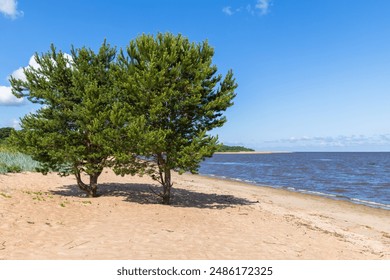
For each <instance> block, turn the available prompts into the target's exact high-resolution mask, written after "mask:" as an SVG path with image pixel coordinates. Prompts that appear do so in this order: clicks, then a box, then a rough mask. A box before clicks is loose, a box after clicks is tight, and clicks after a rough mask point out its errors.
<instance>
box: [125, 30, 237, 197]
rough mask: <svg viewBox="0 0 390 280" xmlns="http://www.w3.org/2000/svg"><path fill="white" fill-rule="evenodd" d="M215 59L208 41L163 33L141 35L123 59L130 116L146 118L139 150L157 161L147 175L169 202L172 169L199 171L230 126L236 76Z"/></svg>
mask: <svg viewBox="0 0 390 280" xmlns="http://www.w3.org/2000/svg"><path fill="white" fill-rule="evenodd" d="M213 55H214V50H213V48H212V47H211V46H210V45H209V44H208V42H207V41H205V42H203V43H200V44H196V43H192V42H190V41H189V40H188V39H187V38H185V37H183V36H181V35H178V36H175V35H172V34H170V33H165V34H161V33H159V34H157V36H156V37H154V36H150V35H142V36H139V37H138V38H136V39H135V40H133V41H131V42H130V44H129V45H128V47H127V49H126V52H123V51H122V52H121V54H120V55H119V57H118V58H119V65H120V66H119V68H120V69H122V70H123V71H122V70H121V73H122V78H121V80H122V85H121V87H120V88H121V89H120V90H121V91H123V93H122V94H121V95H120V96H121V98H122V100H123V103H126V104H129V108H131V109H130V111H129V115H138V116H143V119H144V121H145V122H144V125H145V126H144V127H143V133H144V135H145V136H144V141H143V142H142V143H139V151H140V154H141V155H143V156H145V158H146V159H149V160H151V161H150V162H149V165H148V169H147V172H148V173H149V174H150V175H151V176H152V178H153V179H155V180H157V181H158V182H160V183H161V185H162V187H163V191H162V193H161V194H160V195H161V197H162V202H163V203H164V204H169V203H170V199H171V188H172V185H173V182H172V179H171V171H172V170H176V171H178V172H179V173H183V172H187V171H189V172H192V173H196V172H197V169H198V168H199V164H200V162H201V161H202V160H203V159H204V158H205V157H210V156H212V154H213V153H214V152H215V151H216V150H217V149H218V147H219V145H218V143H217V137H214V136H211V135H209V134H207V133H208V132H209V131H210V130H212V129H214V128H216V127H221V126H222V125H223V124H224V123H225V122H226V118H225V117H224V116H223V112H224V111H225V110H226V109H227V108H228V107H230V106H232V105H233V102H232V100H233V98H234V97H235V95H236V94H235V89H236V87H237V84H236V83H235V79H234V78H233V73H232V71H231V70H230V71H229V72H228V73H227V75H226V76H225V77H224V78H223V77H222V75H220V74H219V75H217V67H216V66H215V65H213V64H212V58H213ZM222 78H223V79H222ZM118 84H119V83H118ZM123 167H124V168H123V169H122V170H121V171H122V172H124V173H125V172H126V171H125V169H126V168H125V165H124V166H123Z"/></svg>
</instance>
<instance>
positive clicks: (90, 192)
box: [75, 170, 102, 197]
mask: <svg viewBox="0 0 390 280" xmlns="http://www.w3.org/2000/svg"><path fill="white" fill-rule="evenodd" d="M101 173H102V171H98V172H94V173H92V174H90V175H89V185H88V184H85V183H84V182H83V181H82V180H81V174H80V171H79V170H77V171H76V172H75V176H76V179H77V185H78V186H79V188H80V189H81V190H83V191H85V192H86V194H87V196H88V197H97V189H98V184H97V181H98V178H99V176H100V174H101Z"/></svg>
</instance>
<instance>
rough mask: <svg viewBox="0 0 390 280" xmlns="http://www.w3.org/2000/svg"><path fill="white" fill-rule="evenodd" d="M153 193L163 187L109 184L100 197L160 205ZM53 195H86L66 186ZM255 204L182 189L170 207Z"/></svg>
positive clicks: (175, 191) (174, 192)
mask: <svg viewBox="0 0 390 280" xmlns="http://www.w3.org/2000/svg"><path fill="white" fill-rule="evenodd" d="M153 192H155V193H160V192H161V187H158V186H155V185H150V184H130V183H129V184H118V183H108V184H100V185H99V194H100V197H104V196H106V197H109V196H113V197H123V198H124V201H127V202H133V203H139V204H159V203H160V201H161V199H160V198H159V197H158V196H157V195H156V194H155V193H153ZM51 193H53V194H54V195H61V196H74V197H85V193H84V192H83V191H81V190H80V189H79V187H78V186H77V185H65V186H63V187H62V188H60V189H57V190H53V191H51ZM96 199H99V198H96ZM255 203H258V201H250V200H247V199H245V198H240V197H235V196H233V195H221V194H208V193H201V192H195V191H189V190H185V189H181V188H173V189H172V198H171V205H170V206H173V207H194V208H208V209H224V208H228V207H233V206H243V205H251V204H255Z"/></svg>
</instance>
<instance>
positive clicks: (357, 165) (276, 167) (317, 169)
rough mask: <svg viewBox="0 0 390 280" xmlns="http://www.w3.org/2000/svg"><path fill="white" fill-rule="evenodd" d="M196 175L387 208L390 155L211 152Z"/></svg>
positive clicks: (389, 195)
mask: <svg viewBox="0 0 390 280" xmlns="http://www.w3.org/2000/svg"><path fill="white" fill-rule="evenodd" d="M199 173H200V174H202V175H208V176H216V177H222V178H229V179H234V180H238V181H244V182H248V183H252V184H257V185H268V186H272V187H275V188H285V189H289V190H292V191H297V192H306V193H312V194H317V195H322V196H328V197H331V198H335V199H344V200H350V201H352V202H355V203H359V204H365V205H368V206H372V207H378V208H383V209H387V210H390V153H285V154H282V153H280V154H233V155H232V154H216V155H214V156H213V157H212V158H209V159H206V160H205V161H204V162H203V163H202V164H201V167H200V169H199Z"/></svg>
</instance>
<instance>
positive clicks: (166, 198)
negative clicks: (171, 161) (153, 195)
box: [162, 168, 173, 205]
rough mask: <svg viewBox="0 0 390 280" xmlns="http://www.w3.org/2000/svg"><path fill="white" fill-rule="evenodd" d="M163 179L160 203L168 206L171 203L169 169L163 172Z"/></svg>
mask: <svg viewBox="0 0 390 280" xmlns="http://www.w3.org/2000/svg"><path fill="white" fill-rule="evenodd" d="M164 177H165V178H164V184H163V194H162V199H163V201H162V203H163V204H165V205H169V204H170V203H171V188H172V185H173V184H172V182H171V170H170V169H169V168H166V169H165V170H164Z"/></svg>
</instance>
